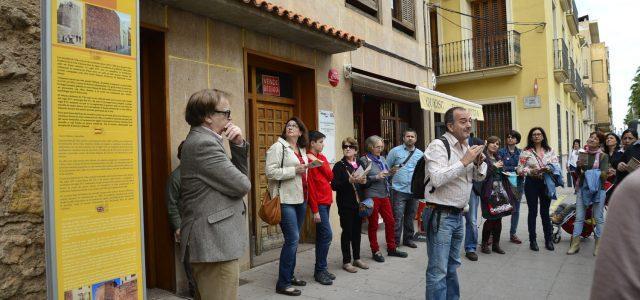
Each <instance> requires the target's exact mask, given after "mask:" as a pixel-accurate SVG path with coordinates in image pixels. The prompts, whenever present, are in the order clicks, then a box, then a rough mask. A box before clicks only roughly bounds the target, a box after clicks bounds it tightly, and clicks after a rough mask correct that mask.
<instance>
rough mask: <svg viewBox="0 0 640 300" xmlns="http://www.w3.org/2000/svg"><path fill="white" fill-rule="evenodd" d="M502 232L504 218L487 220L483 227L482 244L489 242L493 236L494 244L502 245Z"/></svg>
mask: <svg viewBox="0 0 640 300" xmlns="http://www.w3.org/2000/svg"><path fill="white" fill-rule="evenodd" d="M501 231H502V218H499V219H495V220H486V221H484V225H482V244H484V245H486V244H487V242H489V236H493V244H495V245H499V244H500V232H501Z"/></svg>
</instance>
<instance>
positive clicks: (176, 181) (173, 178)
mask: <svg viewBox="0 0 640 300" xmlns="http://www.w3.org/2000/svg"><path fill="white" fill-rule="evenodd" d="M165 194H166V198H167V212H168V213H169V223H170V224H171V228H173V231H176V230H178V229H179V228H180V223H181V219H180V202H181V201H180V166H178V167H177V168H176V169H175V170H173V172H171V175H169V178H168V179H167V186H166V189H165Z"/></svg>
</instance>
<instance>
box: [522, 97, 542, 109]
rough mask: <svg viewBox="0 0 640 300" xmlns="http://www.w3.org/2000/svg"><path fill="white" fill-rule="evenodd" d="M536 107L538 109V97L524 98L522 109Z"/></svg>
mask: <svg viewBox="0 0 640 300" xmlns="http://www.w3.org/2000/svg"><path fill="white" fill-rule="evenodd" d="M538 107H540V96H527V97H524V108H538Z"/></svg>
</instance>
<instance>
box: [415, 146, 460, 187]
mask: <svg viewBox="0 0 640 300" xmlns="http://www.w3.org/2000/svg"><path fill="white" fill-rule="evenodd" d="M438 139H439V140H440V141H442V143H443V144H444V147H445V148H446V149H447V161H449V159H451V147H450V146H449V141H448V140H447V138H445V137H443V136H441V137H439V138H438ZM425 170H426V166H425V160H424V156H423V157H421V158H420V159H419V160H418V162H417V163H416V168H415V170H414V171H413V175H412V176H411V194H413V198H416V199H424V198H425V194H424V189H425V187H426V186H427V183H429V178H425ZM434 191H435V188H432V189H431V191H429V193H433V192H434Z"/></svg>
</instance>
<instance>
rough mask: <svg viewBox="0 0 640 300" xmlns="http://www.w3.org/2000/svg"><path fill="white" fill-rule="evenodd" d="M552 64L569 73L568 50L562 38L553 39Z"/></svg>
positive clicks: (555, 67)
mask: <svg viewBox="0 0 640 300" xmlns="http://www.w3.org/2000/svg"><path fill="white" fill-rule="evenodd" d="M553 66H554V69H555V70H563V71H565V72H566V73H567V74H569V50H568V49H567V44H566V43H565V42H564V39H562V38H559V39H554V40H553Z"/></svg>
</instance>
